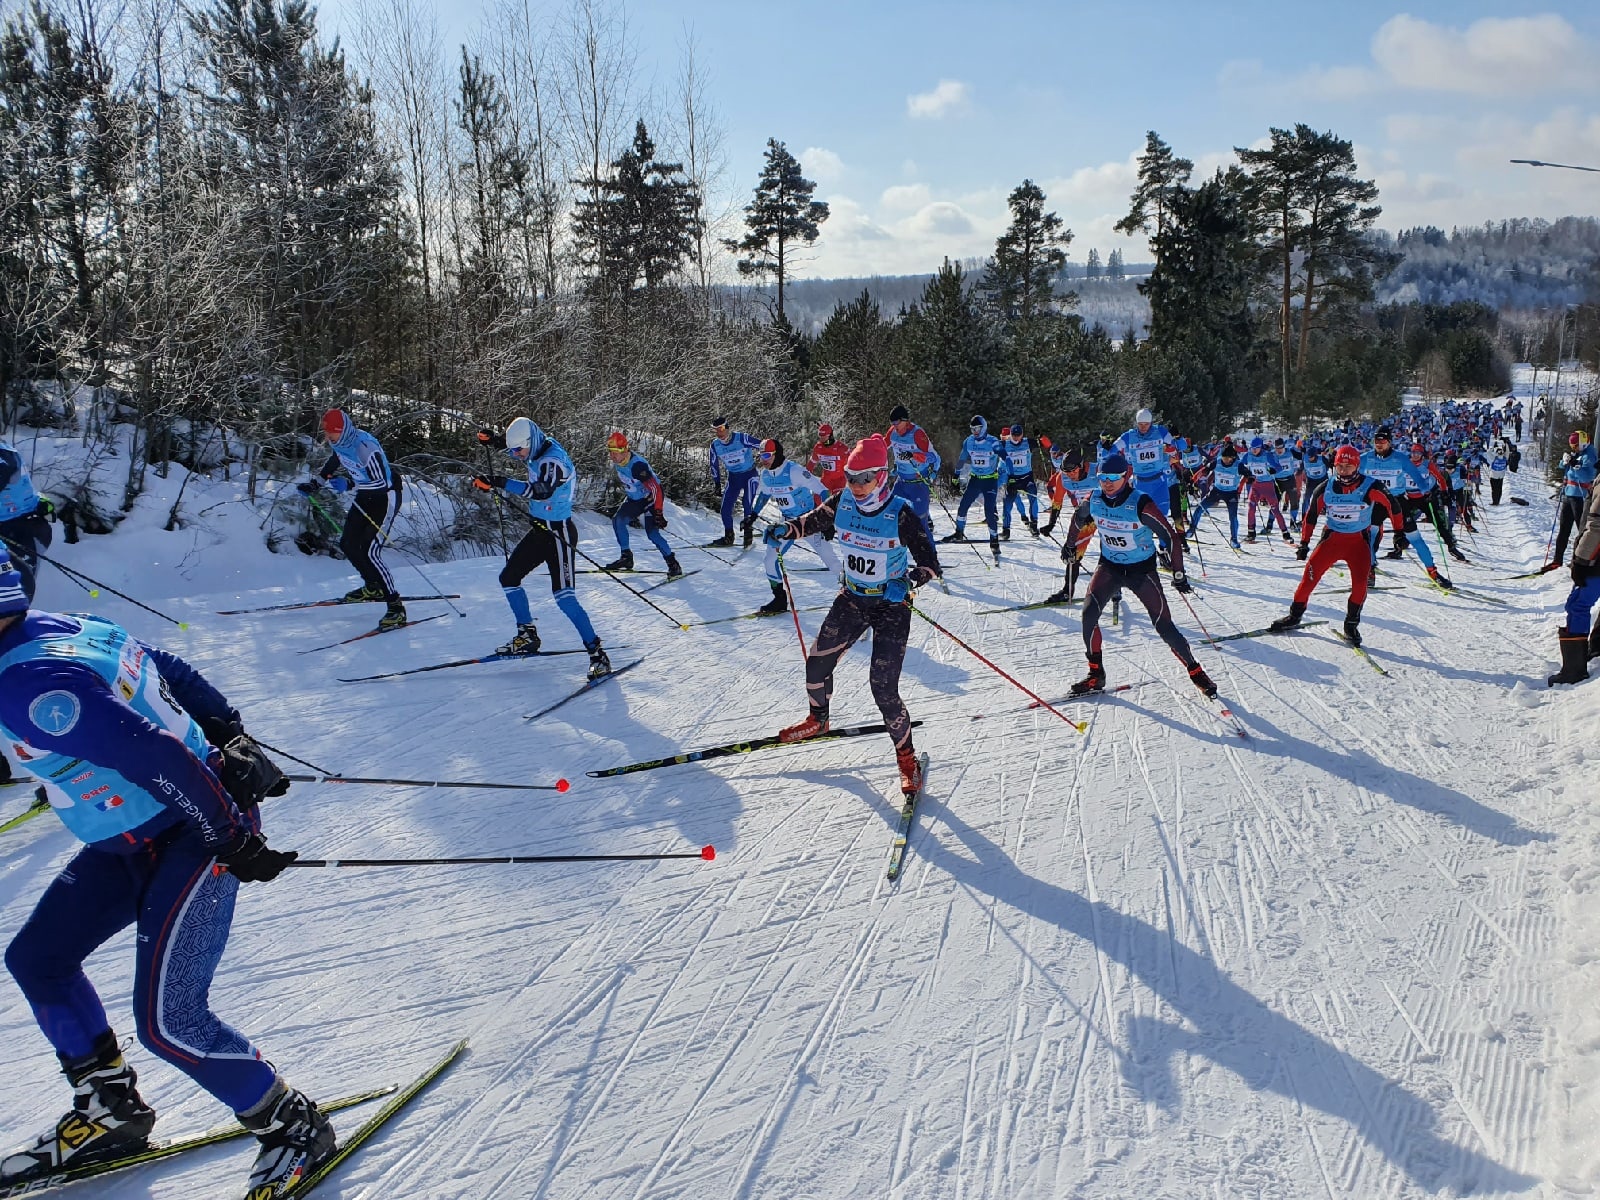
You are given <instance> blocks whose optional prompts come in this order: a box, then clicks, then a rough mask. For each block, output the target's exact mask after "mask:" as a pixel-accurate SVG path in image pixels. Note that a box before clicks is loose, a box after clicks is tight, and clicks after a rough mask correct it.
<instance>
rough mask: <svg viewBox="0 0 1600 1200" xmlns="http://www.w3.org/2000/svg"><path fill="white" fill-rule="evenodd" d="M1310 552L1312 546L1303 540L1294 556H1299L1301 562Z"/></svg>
mask: <svg viewBox="0 0 1600 1200" xmlns="http://www.w3.org/2000/svg"><path fill="white" fill-rule="evenodd" d="M1310 553H1311V547H1310V546H1308V545H1306V544H1305V543H1304V542H1301V543H1300V545H1299V546H1298V547H1297V548H1296V550H1295V552H1294V556H1295V557H1296V558H1298V559H1299V560H1300V561H1301V562H1304V561H1305V560H1306V556H1307V555H1308V554H1310Z"/></svg>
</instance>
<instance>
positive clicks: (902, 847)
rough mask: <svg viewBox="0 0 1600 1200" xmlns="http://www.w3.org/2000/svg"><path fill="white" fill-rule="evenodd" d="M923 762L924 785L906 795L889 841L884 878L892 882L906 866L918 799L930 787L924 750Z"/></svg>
mask: <svg viewBox="0 0 1600 1200" xmlns="http://www.w3.org/2000/svg"><path fill="white" fill-rule="evenodd" d="M918 761H919V762H920V763H921V764H922V786H921V787H919V788H918V789H917V790H916V791H914V792H912V793H911V794H910V795H909V796H904V797H903V799H902V801H901V804H900V822H899V824H897V825H896V826H895V830H894V841H892V842H890V843H889V867H888V870H886V871H885V872H884V878H886V879H887V880H888V881H889V882H890V883H893V882H894V881H895V880H897V879H899V878H900V869H901V868H902V867H903V866H905V861H906V844H907V843H908V842H909V841H910V840H911V823H912V822H913V821H914V820H916V816H917V801H918V800H920V799H921V798H922V793H923V792H924V791H925V790H926V789H927V787H928V755H927V752H926V751H924V752H923V753H922V756H921V757H920V758H919V759H918Z"/></svg>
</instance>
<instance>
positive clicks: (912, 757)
mask: <svg viewBox="0 0 1600 1200" xmlns="http://www.w3.org/2000/svg"><path fill="white" fill-rule="evenodd" d="M894 761H895V765H896V766H898V767H899V768H900V794H901V795H902V796H904V797H906V799H908V800H909V799H910V798H911V797H912V796H915V795H916V794H917V793H918V792H920V791H921V790H922V763H921V762H920V761H918V759H917V752H916V750H915V749H913V748H912V746H911V743H910V742H907V743H906V744H905V745H904V746H901V747H900V748H899V749H898V750H896V751H895V752H894Z"/></svg>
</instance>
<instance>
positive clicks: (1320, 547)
mask: <svg viewBox="0 0 1600 1200" xmlns="http://www.w3.org/2000/svg"><path fill="white" fill-rule="evenodd" d="M1378 510H1382V512H1383V513H1384V514H1385V515H1387V517H1388V518H1389V526H1390V528H1391V529H1392V530H1393V531H1394V533H1395V536H1396V537H1398V536H1400V531H1401V525H1402V517H1401V515H1400V509H1399V508H1398V506H1396V504H1395V503H1394V502H1393V501H1392V500H1391V499H1390V497H1389V493H1388V491H1387V490H1386V489H1385V488H1384V486H1383V484H1381V483H1379V482H1378V481H1377V480H1375V479H1369V478H1367V477H1366V476H1365V475H1363V474H1362V473H1361V452H1360V451H1359V450H1357V449H1356V448H1355V447H1354V446H1340V447H1339V449H1338V450H1336V451H1334V455H1333V477H1332V478H1331V479H1327V480H1324V481H1323V482H1322V483H1319V484H1318V485H1317V486H1316V487H1315V488H1314V489H1313V490H1312V492H1311V500H1310V503H1309V504H1308V505H1307V507H1306V515H1305V523H1304V524H1303V525H1302V527H1301V530H1300V548H1299V549H1298V550H1296V551H1295V557H1296V558H1299V559H1305V560H1306V567H1305V571H1304V572H1302V574H1301V576H1300V586H1299V587H1297V588H1295V590H1294V599H1293V600H1292V601H1291V602H1290V604H1289V615H1288V616H1286V617H1279V618H1278V619H1277V620H1276V621H1274V622H1273V623H1272V629H1273V631H1274V632H1276V633H1282V632H1283V631H1284V630H1286V629H1293V628H1294V627H1295V626H1296V625H1298V624H1300V619H1301V618H1302V617H1304V616H1305V613H1306V605H1307V604H1308V603H1310V601H1311V593H1312V592H1314V591H1315V590H1316V588H1317V584H1318V582H1319V581H1321V579H1322V576H1323V575H1324V574H1325V573H1326V572H1327V570H1328V568H1329V567H1331V566H1333V564H1334V563H1336V562H1342V563H1344V564H1345V566H1346V567H1348V568H1349V570H1350V599H1349V601H1348V602H1347V603H1346V605H1345V612H1344V635H1345V637H1347V638H1349V639H1350V642H1351V644H1352V645H1356V646H1359V645H1361V628H1360V626H1361V606H1362V605H1363V604H1365V603H1366V602H1367V578H1368V576H1369V575H1370V574H1371V572H1372V546H1371V543H1370V542H1369V541H1368V540H1367V539H1368V530H1369V529H1370V528H1371V526H1372V523H1373V516H1374V513H1375V512H1376V511H1378ZM1324 514H1326V516H1327V518H1328V528H1327V532H1325V533H1324V534H1323V537H1322V541H1320V542H1318V543H1317V548H1316V550H1315V551H1312V550H1311V534H1312V531H1313V530H1315V529H1316V527H1317V520H1318V518H1319V517H1321V516H1323V515H1324ZM1308 554H1309V556H1310V557H1309V558H1307V555H1308Z"/></svg>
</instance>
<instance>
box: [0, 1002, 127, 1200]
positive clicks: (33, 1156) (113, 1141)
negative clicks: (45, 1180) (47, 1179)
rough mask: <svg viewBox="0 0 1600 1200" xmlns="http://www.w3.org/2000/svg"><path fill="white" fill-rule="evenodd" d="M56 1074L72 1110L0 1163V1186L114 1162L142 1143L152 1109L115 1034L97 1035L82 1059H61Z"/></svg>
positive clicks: (107, 1032) (108, 1031)
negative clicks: (66, 1084) (64, 1083)
mask: <svg viewBox="0 0 1600 1200" xmlns="http://www.w3.org/2000/svg"><path fill="white" fill-rule="evenodd" d="M61 1070H62V1072H63V1073H64V1074H65V1075H66V1077H67V1081H68V1082H69V1083H71V1084H72V1111H71V1112H69V1113H67V1114H66V1115H65V1116H64V1117H62V1118H61V1119H60V1120H59V1121H57V1122H56V1123H55V1125H54V1127H53V1128H51V1129H49V1130H46V1131H45V1132H44V1133H41V1134H40V1135H39V1136H38V1137H37V1138H35V1139H34V1140H33V1144H32V1145H29V1146H23V1147H20V1148H19V1149H17V1150H14V1151H13V1152H12V1153H10V1154H7V1155H6V1156H5V1157H4V1158H3V1159H0V1185H9V1184H14V1183H21V1182H23V1181H25V1180H28V1179H34V1178H38V1177H42V1176H46V1175H49V1174H51V1173H52V1172H54V1171H57V1170H60V1169H61V1168H62V1167H70V1166H81V1165H82V1164H84V1163H92V1162H101V1161H104V1160H105V1159H108V1158H117V1157H119V1156H121V1155H123V1154H130V1153H133V1152H134V1151H136V1150H141V1149H143V1148H144V1147H145V1146H146V1145H147V1144H148V1142H149V1140H150V1130H151V1129H152V1128H154V1126H155V1123H156V1114H155V1110H154V1109H152V1108H151V1107H150V1106H149V1105H148V1104H146V1103H145V1102H144V1101H143V1100H142V1099H140V1097H139V1091H138V1088H137V1087H136V1085H137V1083H138V1081H139V1080H138V1076H136V1075H135V1074H134V1073H133V1070H132V1068H130V1067H129V1066H128V1065H127V1064H126V1063H125V1062H123V1061H122V1054H121V1052H120V1051H119V1050H118V1049H117V1037H116V1034H114V1033H112V1032H111V1031H110V1030H107V1031H106V1032H105V1033H103V1034H101V1035H100V1037H99V1039H98V1040H96V1042H95V1044H94V1048H93V1049H92V1050H90V1051H89V1053H88V1054H87V1055H85V1056H84V1057H83V1058H80V1059H69V1058H65V1057H63V1058H62V1059H61Z"/></svg>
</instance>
